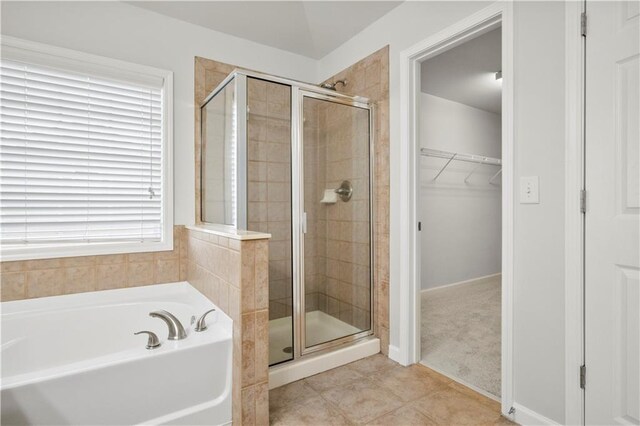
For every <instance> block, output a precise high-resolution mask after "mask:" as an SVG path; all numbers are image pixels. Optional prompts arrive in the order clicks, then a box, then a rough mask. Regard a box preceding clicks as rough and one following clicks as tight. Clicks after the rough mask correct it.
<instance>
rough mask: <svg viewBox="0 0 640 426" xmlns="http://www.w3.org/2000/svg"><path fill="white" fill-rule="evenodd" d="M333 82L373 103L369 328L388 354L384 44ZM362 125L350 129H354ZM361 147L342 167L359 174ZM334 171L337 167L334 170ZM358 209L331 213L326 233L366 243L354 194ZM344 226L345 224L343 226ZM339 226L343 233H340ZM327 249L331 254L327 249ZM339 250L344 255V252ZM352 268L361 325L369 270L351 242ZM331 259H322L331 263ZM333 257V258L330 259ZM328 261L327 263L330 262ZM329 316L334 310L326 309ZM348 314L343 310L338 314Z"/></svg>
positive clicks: (329, 305) (355, 314) (343, 151)
mask: <svg viewBox="0 0 640 426" xmlns="http://www.w3.org/2000/svg"><path fill="white" fill-rule="evenodd" d="M335 80H347V81H348V82H349V84H348V86H346V87H342V86H338V91H340V92H346V93H349V94H354V95H361V96H365V97H368V98H369V99H371V100H372V101H374V102H375V104H376V110H375V121H374V123H375V127H374V165H375V168H374V173H375V174H374V192H375V196H376V197H375V202H376V204H375V206H374V211H375V217H376V223H375V224H374V238H375V244H374V249H375V253H374V259H375V263H374V266H375V270H374V293H373V299H374V300H373V302H374V303H373V305H374V315H375V320H374V332H375V335H376V336H378V337H379V338H380V340H381V349H382V352H383V353H385V354H387V351H388V346H389V47H388V46H386V47H384V48H382V49H380V50H378V51H377V52H375V53H373V54H371V55H370V56H368V57H366V58H364V59H362V60H361V61H359V62H357V63H355V64H353V65H352V66H350V67H349V68H347V69H345V70H343V71H341V72H340V73H338V74H337V75H335V76H333V77H331V78H329V79H327V81H328V82H330V81H335ZM358 130H360V131H362V129H355V131H358ZM335 148H336V149H337V151H336V152H337V153H339V154H340V155H341V156H343V157H344V156H349V152H348V151H347V149H348V146H346V145H342V146H337V147H335ZM361 148H362V147H361V146H360V147H358V146H355V147H352V150H351V156H350V157H349V158H352V160H353V161H352V162H351V164H350V165H348V164H345V163H341V166H342V167H344V169H343V170H347V171H350V172H353V173H354V174H359V173H361V172H362V170H364V169H365V165H364V162H363V161H364V159H365V157H364V156H363V153H362V152H361V151H360V150H361ZM334 170H338V171H340V170H341V169H339V168H337V167H336V168H334ZM338 179H339V177H338V176H337V175H336V174H330V175H329V176H328V182H331V183H334V184H339V182H337V180H338ZM352 183H353V185H354V187H356V185H359V186H360V185H362V183H361V182H360V181H358V180H356V178H354V179H353V180H352ZM353 200H354V202H355V203H357V205H358V208H356V209H354V213H355V215H353V216H351V217H350V216H349V212H346V211H336V212H335V214H333V215H330V217H329V218H328V220H330V221H333V223H337V224H338V225H337V226H328V227H327V229H328V232H327V236H328V238H331V239H338V240H340V238H339V237H338V236H339V235H349V236H351V238H352V241H354V242H355V243H358V244H365V243H366V242H367V241H368V229H367V227H366V223H365V222H364V213H365V212H366V209H364V208H363V207H364V205H363V204H362V203H363V202H364V201H365V200H364V199H363V198H361V197H359V196H357V195H356V194H354V198H353ZM347 223H349V224H350V225H351V232H350V233H348V231H347V228H348V225H346V224H347ZM343 227H344V228H343ZM340 229H342V231H343V232H340ZM327 253H331V252H330V251H329V250H327ZM343 254H344V253H343ZM352 259H353V263H352V265H353V268H352V274H353V275H352V278H353V280H354V284H355V286H356V290H355V292H354V297H355V302H354V303H355V304H354V305H353V309H352V310H351V312H352V320H353V325H354V326H356V327H361V326H362V324H363V318H365V317H366V316H367V315H368V311H367V310H365V308H364V306H363V305H368V304H369V303H370V302H369V303H365V302H367V300H366V298H365V297H364V295H363V294H362V293H360V292H359V291H358V290H357V288H362V287H363V284H365V283H368V279H369V278H368V277H369V273H370V271H369V268H368V266H367V265H366V264H365V263H364V260H365V256H364V252H363V251H362V249H361V247H360V246H359V245H354V246H353V252H352ZM330 260H331V259H327V261H328V262H330ZM334 260H336V259H334ZM329 265H331V266H329ZM333 268H337V269H338V271H337V272H336V271H332V272H329V270H330V269H333ZM345 273H346V271H345V270H344V265H343V266H342V267H341V266H340V264H335V263H333V262H331V263H327V275H332V276H333V278H339V277H341V276H342V277H345V276H346V275H342V274H345ZM334 297H335V296H332V295H331V294H327V300H326V305H323V303H322V302H321V303H320V306H325V309H327V310H334V311H335V310H336V309H337V310H338V312H339V310H340V304H339V303H336V302H338V300H337V299H335V300H336V302H333V300H334ZM329 313H331V314H334V312H329ZM343 315H345V317H346V316H348V315H349V314H348V313H345V314H343Z"/></svg>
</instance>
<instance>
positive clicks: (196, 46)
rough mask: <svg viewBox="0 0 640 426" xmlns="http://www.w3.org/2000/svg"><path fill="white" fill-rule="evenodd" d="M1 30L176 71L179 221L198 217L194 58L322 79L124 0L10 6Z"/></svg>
mask: <svg viewBox="0 0 640 426" xmlns="http://www.w3.org/2000/svg"><path fill="white" fill-rule="evenodd" d="M1 11H2V21H1V22H2V23H1V27H0V28H1V32H2V34H5V35H10V36H13V37H19V38H23V39H26V40H31V41H36V42H40V43H46V44H50V45H54V46H58V47H65V48H68V49H74V50H78V51H83V52H87V53H92V54H95V55H102V56H106V57H109V58H115V59H120V60H124V61H129V62H133V63H137V64H143V65H149V66H154V67H158V68H163V69H167V70H171V71H173V72H174V120H175V123H174V124H175V126H174V142H175V145H174V165H175V167H174V203H175V204H174V205H175V215H174V217H175V223H176V224H191V223H193V221H194V219H195V193H194V179H195V170H194V147H193V144H194V111H193V108H194V104H193V102H194V65H193V64H194V56H203V57H205V58H210V59H215V60H218V61H222V62H226V63H230V64H234V65H238V66H240V67H244V68H250V69H257V70H260V71H264V72H267V73H272V74H276V75H281V76H285V77H290V78H295V79H298V80H303V81H316V80H317V79H316V61H315V60H312V59H309V58H305V57H303V56H300V55H295V54H293V53H289V52H285V51H283V50H278V49H274V48H272V47H268V46H264V45H261V44H258V43H254V42H251V41H248V40H244V39H240V38H237V37H232V36H229V35H226V34H222V33H219V32H216V31H211V30H209V29H206V28H203V27H199V26H196V25H192V24H189V23H186V22H183V21H178V20H176V19H172V18H168V17H166V16H163V15H160V14H158V13H155V12H150V11H147V10H144V9H141V8H139V7H135V6H132V5H128V4H125V3H121V2H116V1H108V2H93V1H92V2H82V1H80V2H69V1H67V2H64V1H62V2H4V1H3V2H2V4H1Z"/></svg>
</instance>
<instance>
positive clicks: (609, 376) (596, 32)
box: [585, 1, 640, 425]
mask: <svg viewBox="0 0 640 426" xmlns="http://www.w3.org/2000/svg"><path fill="white" fill-rule="evenodd" d="M639 6H640V2H638V1H630V2H621V1H615V2H591V1H587V18H588V25H587V38H586V46H587V47H586V50H587V51H586V151H585V153H586V158H585V161H586V163H585V164H586V189H587V212H586V216H585V223H586V229H585V244H586V252H585V333H586V334H585V364H586V388H585V422H586V423H587V424H607V425H616V424H636V425H637V424H640V391H639V385H640V368H639V367H640V276H639V271H640V251H639V240H640V172H639V167H640V142H639V139H640V131H639V124H638V121H639V116H640V109H639V107H638V104H639V98H640V81H639V74H640V67H639V65H640V49H639V45H640V30H639V20H640V7H639Z"/></svg>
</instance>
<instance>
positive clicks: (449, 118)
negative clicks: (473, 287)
mask: <svg viewBox="0 0 640 426" xmlns="http://www.w3.org/2000/svg"><path fill="white" fill-rule="evenodd" d="M420 100H421V107H420V123H419V125H420V146H421V147H426V148H434V149H441V150H446V151H452V152H464V153H469V154H477V155H484V156H488V157H494V158H500V151H501V133H502V132H501V120H500V116H499V115H498V114H495V113H492V112H488V111H484V110H481V109H478V108H473V107H471V106H468V105H464V104H461V103H458V102H454V101H451V100H448V99H443V98H440V97H437V96H433V95H429V94H426V93H422V94H421V96H420ZM446 162H447V160H446V159H442V158H435V157H425V156H423V157H421V170H420V173H421V176H420V181H421V182H420V207H419V208H420V216H419V220H420V221H422V232H421V235H420V237H421V241H422V244H421V253H420V255H421V259H422V261H421V268H422V269H421V280H422V289H423V290H425V289H429V288H434V287H439V286H442V285H446V284H452V283H456V282H460V281H465V280H469V279H473V278H479V277H483V276H487V275H492V274H496V273H499V272H500V260H501V250H500V245H501V235H502V232H501V226H502V217H501V213H502V211H501V194H500V191H501V188H500V185H499V183H500V180H499V179H496V183H497V184H490V183H489V179H491V177H492V176H493V175H494V174H495V173H496V172H497V171H498V170H499V169H500V167H499V166H485V165H482V166H480V167H477V168H476V164H472V163H465V162H460V161H454V162H452V163H451V164H450V165H449V166H448V167H447V169H446V170H445V171H444V173H442V174H441V175H440V176H439V177H438V180H437V181H435V182H434V181H433V178H434V176H435V175H436V174H437V173H438V171H439V170H440V168H441V167H443V166H444V164H445V163H446ZM474 169H475V171H474V172H473V174H472V175H471V176H470V177H469V180H468V182H466V183H465V181H464V179H465V177H466V176H467V175H468V174H469V173H470V172H471V171H473V170H474Z"/></svg>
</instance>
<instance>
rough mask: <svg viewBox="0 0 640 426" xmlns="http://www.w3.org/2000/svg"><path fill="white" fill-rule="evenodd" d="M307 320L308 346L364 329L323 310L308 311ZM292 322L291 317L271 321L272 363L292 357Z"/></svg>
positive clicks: (270, 347) (270, 344)
mask: <svg viewBox="0 0 640 426" xmlns="http://www.w3.org/2000/svg"><path fill="white" fill-rule="evenodd" d="M306 322H307V332H306V337H307V346H315V345H317V344H319V343H324V342H329V341H331V340H335V339H339V338H341V337H344V336H350V335H352V334H356V333H360V332H361V331H362V330H360V329H359V328H357V327H354V326H352V325H350V324H347V323H346V322H344V321H340V320H339V319H338V318H336V317H334V316H331V315H329V314H327V313H325V312H322V311H311V312H307V317H306ZM291 324H292V323H291V317H283V318H278V319H274V320H271V321H269V362H270V363H271V364H276V363H278V362H282V361H286V360H288V359H291V337H292V331H291Z"/></svg>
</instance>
